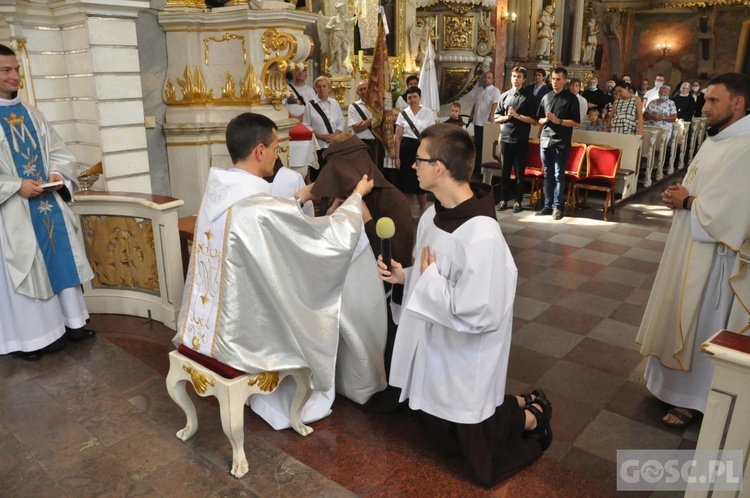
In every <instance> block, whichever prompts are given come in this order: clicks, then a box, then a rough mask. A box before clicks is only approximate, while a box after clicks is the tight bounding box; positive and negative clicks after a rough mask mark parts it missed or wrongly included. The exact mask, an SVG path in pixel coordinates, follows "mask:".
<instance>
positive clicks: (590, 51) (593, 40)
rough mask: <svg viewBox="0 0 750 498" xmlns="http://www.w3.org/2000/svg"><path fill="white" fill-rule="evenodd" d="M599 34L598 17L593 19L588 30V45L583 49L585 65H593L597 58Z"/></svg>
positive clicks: (590, 20)
mask: <svg viewBox="0 0 750 498" xmlns="http://www.w3.org/2000/svg"><path fill="white" fill-rule="evenodd" d="M598 34H599V23H598V22H597V20H596V17H593V16H592V17H591V18H590V19H589V22H588V27H587V28H586V45H585V46H584V48H583V61H582V62H583V64H584V65H593V64H594V58H595V56H596V44H597V35H598Z"/></svg>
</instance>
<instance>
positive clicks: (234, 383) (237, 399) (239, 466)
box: [167, 351, 313, 479]
mask: <svg viewBox="0 0 750 498" xmlns="http://www.w3.org/2000/svg"><path fill="white" fill-rule="evenodd" d="M288 375H291V376H292V377H294V379H295V380H296V381H297V392H296V393H295V395H294V399H293V400H292V407H291V413H290V418H291V422H292V428H293V429H294V430H295V431H297V432H298V433H299V434H301V435H302V436H307V435H308V434H310V433H312V431H313V429H312V427H309V426H307V425H305V424H303V423H302V407H303V406H305V403H306V402H307V400H308V399H310V395H311V394H312V389H310V387H309V382H310V375H311V372H310V369H308V368H299V369H294V370H286V371H282V372H263V373H259V374H243V375H239V376H238V377H235V378H231V379H230V378H226V377H223V376H221V375H219V374H218V373H216V372H215V371H213V370H211V369H209V368H207V367H205V366H203V365H201V364H200V363H198V362H196V361H194V360H192V359H190V358H188V357H187V356H185V355H183V354H181V353H180V352H178V351H172V352H171V353H169V374H168V375H167V392H169V396H170V397H171V398H172V399H173V400H174V402H175V403H177V405H178V406H179V407H180V408H182V411H184V412H185V415H186V417H187V424H186V425H185V427H184V428H183V429H182V430H180V431H178V432H177V434H176V435H177V437H178V438H180V439H181V440H183V441H186V440H188V439H190V438H191V437H192V436H193V434H195V432H196V431H197V430H198V417H197V415H196V413H195V406H194V405H193V401H192V400H191V399H190V396H188V394H187V391H186V387H185V383H187V382H190V384H192V386H193V388H194V389H195V392H196V393H198V395H199V396H201V397H206V396H214V397H216V399H217V400H219V408H220V412H221V427H222V429H224V434H226V436H227V438H229V442H230V443H232V475H233V476H234V477H236V478H238V479H239V478H240V477H242V476H244V475H245V474H246V473H247V471H248V463H247V458H246V457H245V446H244V444H245V416H244V415H245V414H244V410H245V402H246V401H247V400H248V398H249V397H250V396H252V395H253V394H269V393H272V392H273V391H275V390H276V388H277V387H278V385H279V383H280V382H281V380H282V379H283V378H284V377H286V376H288Z"/></svg>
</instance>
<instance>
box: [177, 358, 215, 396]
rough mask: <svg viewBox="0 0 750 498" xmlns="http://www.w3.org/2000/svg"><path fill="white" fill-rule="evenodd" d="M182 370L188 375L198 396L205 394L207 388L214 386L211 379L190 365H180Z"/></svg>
mask: <svg viewBox="0 0 750 498" xmlns="http://www.w3.org/2000/svg"><path fill="white" fill-rule="evenodd" d="M182 369H183V370H184V371H186V372H187V373H189V374H190V381H191V382H192V383H193V387H194V388H195V392H197V393H198V394H206V390H207V389H208V386H213V385H214V381H213V379H211V377H209V376H208V375H204V374H202V373H200V372H199V371H197V370H196V369H194V368H193V367H191V366H190V365H182Z"/></svg>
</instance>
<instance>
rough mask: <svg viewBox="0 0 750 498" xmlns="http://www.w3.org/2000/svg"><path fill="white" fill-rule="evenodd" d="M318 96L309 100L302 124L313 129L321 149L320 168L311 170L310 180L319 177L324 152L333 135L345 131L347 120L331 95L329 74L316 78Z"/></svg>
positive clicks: (319, 152)
mask: <svg viewBox="0 0 750 498" xmlns="http://www.w3.org/2000/svg"><path fill="white" fill-rule="evenodd" d="M314 85H315V93H316V94H317V96H316V98H314V99H312V100H310V101H308V102H307V106H305V113H304V114H303V115H302V124H303V125H305V126H307V127H308V128H309V129H311V130H312V132H313V135H315V138H316V139H317V140H318V145H319V146H320V150H319V151H318V166H319V167H318V169H315V168H312V169H311V170H310V180H312V181H315V179H316V178H318V172H319V171H320V170H321V169H323V166H325V160H324V159H323V152H325V150H326V149H327V148H328V145H329V144H330V142H331V140H332V139H333V137H335V136H336V135H338V134H340V133H343V132H344V127H345V124H346V121H345V120H344V113H343V112H341V106H340V105H339V103H338V102H337V101H336V99H332V98H330V97H329V94H330V92H331V80H330V79H328V77H327V76H318V77H317V78H315V83H314Z"/></svg>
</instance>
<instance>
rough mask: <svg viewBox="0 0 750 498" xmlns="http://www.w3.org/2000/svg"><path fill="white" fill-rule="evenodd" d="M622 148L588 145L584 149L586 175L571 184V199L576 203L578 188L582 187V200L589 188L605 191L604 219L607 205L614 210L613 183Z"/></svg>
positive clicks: (585, 197) (586, 198) (605, 218)
mask: <svg viewBox="0 0 750 498" xmlns="http://www.w3.org/2000/svg"><path fill="white" fill-rule="evenodd" d="M621 159H622V149H620V148H619V147H606V146H603V145H589V146H588V148H587V149H586V177H585V178H581V179H580V180H578V181H577V182H576V183H575V185H574V186H573V199H574V202H575V203H576V204H578V190H579V189H584V190H586V192H585V193H584V201H583V204H584V205H585V204H586V201H587V200H588V191H589V190H598V191H600V192H606V193H607V198H606V200H605V201H604V220H605V221H606V220H607V210H608V207H609V206H611V207H612V213H614V212H615V184H616V182H617V171H618V170H619V169H620V160H621Z"/></svg>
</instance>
